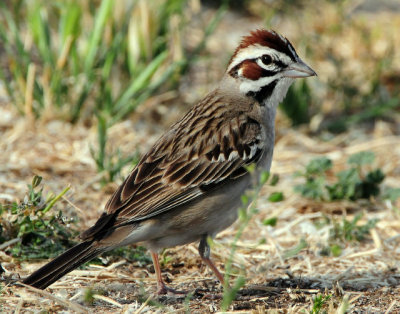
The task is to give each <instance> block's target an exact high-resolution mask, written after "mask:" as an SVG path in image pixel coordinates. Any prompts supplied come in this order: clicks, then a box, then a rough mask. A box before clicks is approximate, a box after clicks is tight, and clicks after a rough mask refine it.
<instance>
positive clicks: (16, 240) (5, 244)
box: [0, 237, 21, 251]
mask: <svg viewBox="0 0 400 314" xmlns="http://www.w3.org/2000/svg"><path fill="white" fill-rule="evenodd" d="M19 241H21V238H20V237H18V238H14V239H11V240H9V241H6V242H4V243H3V244H1V245H0V251H1V250H4V249H5V248H7V247H9V246H11V245H14V244H15V243H17V242H19Z"/></svg>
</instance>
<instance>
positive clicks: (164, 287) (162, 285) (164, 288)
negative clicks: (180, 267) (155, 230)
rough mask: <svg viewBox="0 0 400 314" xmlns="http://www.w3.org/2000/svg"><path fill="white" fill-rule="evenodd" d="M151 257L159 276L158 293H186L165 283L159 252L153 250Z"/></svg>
mask: <svg viewBox="0 0 400 314" xmlns="http://www.w3.org/2000/svg"><path fill="white" fill-rule="evenodd" d="M151 259H152V260H153V265H154V270H155V272H156V276H157V294H168V293H171V294H185V292H183V291H177V290H174V289H172V288H169V287H167V285H166V284H165V283H164V280H163V279H162V276H161V267H160V262H159V261H158V254H157V253H154V252H151Z"/></svg>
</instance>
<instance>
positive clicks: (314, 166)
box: [295, 152, 394, 201]
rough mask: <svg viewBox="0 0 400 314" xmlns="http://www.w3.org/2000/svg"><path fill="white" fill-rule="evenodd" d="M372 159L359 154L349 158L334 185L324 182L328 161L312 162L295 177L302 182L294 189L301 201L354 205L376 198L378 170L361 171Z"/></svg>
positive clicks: (379, 180) (381, 177) (329, 166)
mask: <svg viewBox="0 0 400 314" xmlns="http://www.w3.org/2000/svg"><path fill="white" fill-rule="evenodd" d="M374 159H375V155H374V153H373V152H360V153H357V154H354V155H352V156H350V157H349V159H348V165H349V168H348V169H345V170H343V171H340V172H339V173H337V174H336V182H333V183H329V182H328V180H327V174H328V173H329V172H331V171H332V166H333V164H332V161H331V160H330V159H328V158H326V157H322V158H317V159H314V160H312V161H311V162H310V163H309V164H308V165H307V166H306V169H305V171H304V172H301V173H297V174H296V175H297V176H299V177H303V178H304V179H305V182H304V183H302V184H299V185H296V186H295V191H296V192H298V193H300V194H301V195H302V196H304V197H307V198H311V199H315V200H322V201H333V200H351V201H354V200H358V199H369V198H371V197H375V196H378V195H380V194H381V188H380V185H381V183H382V182H383V180H384V178H385V175H384V174H383V172H382V170H381V169H373V170H370V171H366V169H365V168H366V165H369V164H371V163H372V162H373V161H374ZM383 195H385V194H383ZM392 195H394V192H393V194H392Z"/></svg>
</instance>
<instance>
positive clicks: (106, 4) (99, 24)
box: [84, 0, 114, 73]
mask: <svg viewBox="0 0 400 314" xmlns="http://www.w3.org/2000/svg"><path fill="white" fill-rule="evenodd" d="M113 4H114V1H112V0H103V1H102V2H101V5H100V8H99V10H98V12H97V15H96V18H95V23H94V29H93V33H92V35H91V38H90V42H89V46H88V50H87V54H86V58H85V62H84V71H85V73H89V72H91V71H92V69H93V65H94V62H95V59H96V54H97V51H98V49H99V43H100V40H101V36H102V34H103V30H104V27H105V25H106V23H107V19H108V17H109V16H110V14H111V10H112V8H113Z"/></svg>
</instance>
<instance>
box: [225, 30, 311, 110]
mask: <svg viewBox="0 0 400 314" xmlns="http://www.w3.org/2000/svg"><path fill="white" fill-rule="evenodd" d="M226 74H227V75H229V76H230V77H232V78H233V79H234V80H235V81H237V82H238V84H239V89H240V92H241V93H242V94H244V95H246V96H250V97H254V98H255V99H256V100H257V101H259V102H260V103H264V104H265V103H266V104H272V105H275V104H276V103H279V102H280V101H281V100H282V99H283V97H284V96H285V95H286V92H287V89H288V88H289V86H290V85H291V83H292V82H293V81H294V79H295V78H300V77H307V76H314V75H317V74H316V73H315V71H314V70H313V69H311V68H310V67H309V66H308V65H307V64H306V63H305V62H304V61H302V60H301V59H300V57H299V56H298V55H297V53H296V50H295V49H294V48H293V46H292V44H291V43H290V42H289V40H288V39H287V38H285V37H283V36H282V35H280V34H278V33H276V32H274V31H269V30H265V29H258V30H256V31H253V32H251V33H250V35H248V36H245V37H243V39H242V41H241V43H240V45H239V46H238V47H237V48H236V50H235V52H234V54H233V56H232V58H231V60H230V62H229V64H228V68H227V72H226Z"/></svg>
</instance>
